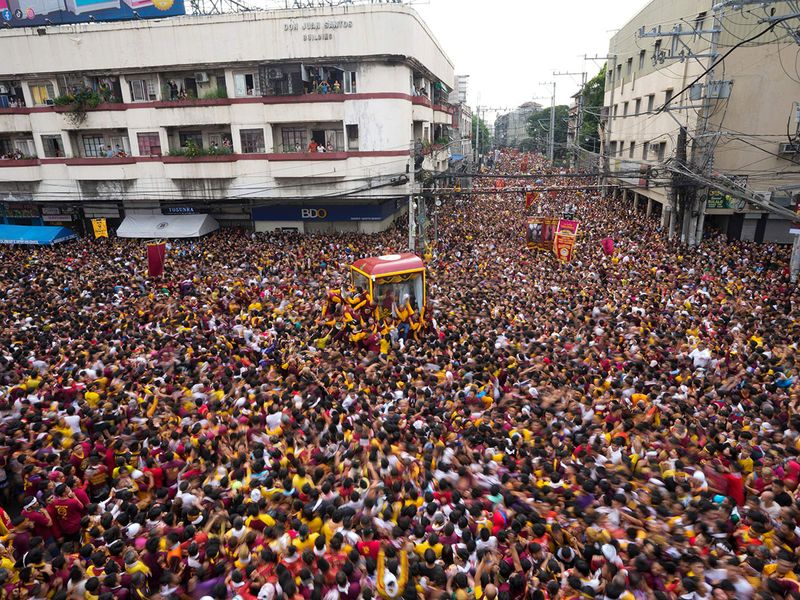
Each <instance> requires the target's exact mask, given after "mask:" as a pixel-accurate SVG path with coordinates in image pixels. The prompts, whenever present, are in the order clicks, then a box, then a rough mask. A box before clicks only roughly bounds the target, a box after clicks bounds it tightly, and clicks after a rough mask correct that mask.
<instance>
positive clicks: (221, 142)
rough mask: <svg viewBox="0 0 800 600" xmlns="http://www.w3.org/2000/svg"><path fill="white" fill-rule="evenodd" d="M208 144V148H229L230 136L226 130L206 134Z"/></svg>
mask: <svg viewBox="0 0 800 600" xmlns="http://www.w3.org/2000/svg"><path fill="white" fill-rule="evenodd" d="M208 146H209V147H210V148H225V147H227V148H230V147H231V136H230V134H229V133H227V132H224V131H223V132H217V133H209V134H208Z"/></svg>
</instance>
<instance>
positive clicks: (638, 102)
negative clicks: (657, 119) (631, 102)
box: [633, 98, 642, 115]
mask: <svg viewBox="0 0 800 600" xmlns="http://www.w3.org/2000/svg"><path fill="white" fill-rule="evenodd" d="M640 112H642V99H641V98H637V99H636V110H634V112H633V114H635V115H638V114H639V113H640Z"/></svg>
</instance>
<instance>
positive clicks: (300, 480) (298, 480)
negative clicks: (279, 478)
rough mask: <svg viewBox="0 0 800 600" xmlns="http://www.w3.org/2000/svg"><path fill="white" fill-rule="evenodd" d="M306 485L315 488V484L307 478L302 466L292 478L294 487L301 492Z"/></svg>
mask: <svg viewBox="0 0 800 600" xmlns="http://www.w3.org/2000/svg"><path fill="white" fill-rule="evenodd" d="M305 484H308V485H309V486H311V487H314V482H313V481H311V479H310V478H309V477H307V476H306V470H305V468H304V467H302V466H300V467H297V473H295V475H294V477H292V487H293V488H294V489H296V490H297V491H298V492H299V491H301V490H302V489H303V486H304V485H305Z"/></svg>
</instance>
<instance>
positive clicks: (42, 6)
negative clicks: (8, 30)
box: [0, 0, 186, 27]
mask: <svg viewBox="0 0 800 600" xmlns="http://www.w3.org/2000/svg"><path fill="white" fill-rule="evenodd" d="M185 14H186V8H185V6H184V0H0V26H2V25H6V26H11V27H39V26H42V25H45V26H46V25H63V24H66V23H85V22H87V21H126V20H133V19H160V18H163V17H172V16H176V15H185Z"/></svg>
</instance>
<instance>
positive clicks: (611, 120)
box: [604, 0, 800, 243]
mask: <svg viewBox="0 0 800 600" xmlns="http://www.w3.org/2000/svg"><path fill="white" fill-rule="evenodd" d="M751 4H755V3H751ZM740 5H741V3H736V2H720V1H717V0H653V1H652V2H650V3H649V4H647V5H646V6H645V7H644V8H643V9H642V10H641V11H640V12H639V13H637V14H636V15H634V16H633V17H632V18H631V19H630V20H629V21H628V22H627V23H626V24H624V25H623V26H622V28H621V29H620V30H619V31H618V32H617V33H616V34H615V35H614V36H613V37H612V38H611V42H610V46H609V56H610V61H609V63H608V67H609V70H608V74H607V76H606V91H605V103H604V104H605V106H606V111H607V116H606V136H605V138H606V139H605V143H604V152H605V153H606V155H607V156H608V157H610V167H611V169H612V170H615V171H618V172H620V176H619V177H617V178H612V183H614V184H615V185H618V186H619V187H620V188H621V189H622V190H623V191H624V194H625V195H626V196H631V195H632V197H633V198H634V200H635V201H636V202H637V203H638V204H639V205H640V207H641V208H642V209H643V210H645V211H646V212H647V214H648V215H649V214H651V213H652V214H655V215H660V216H661V219H662V224H663V225H664V227H667V226H668V223H669V221H670V197H669V192H670V185H669V181H670V180H669V173H668V171H666V170H665V169H661V171H659V167H660V166H662V165H663V163H664V162H665V161H667V160H669V159H670V158H674V157H675V155H676V142H677V140H678V132H679V129H680V127H681V126H683V127H685V128H686V130H687V132H688V137H689V144H688V152H687V154H688V157H689V159H691V153H692V145H693V144H696V145H698V147H700V148H702V147H703V145H705V144H708V145H709V146H710V147H711V148H713V151H712V152H710V153H709V156H710V158H709V159H708V160H709V162H708V167H709V168H710V170H711V172H712V173H713V174H715V175H716V174H719V175H722V176H725V177H726V178H728V179H729V180H733V181H735V182H737V183H739V184H740V185H742V186H746V187H747V188H748V189H749V190H751V191H754V192H758V193H759V194H761V195H763V196H765V197H770V198H771V199H772V200H773V201H774V202H776V203H778V204H781V205H783V206H789V205H790V204H791V203H792V199H791V196H792V195H793V193H794V191H793V190H792V188H793V187H794V189H800V176H798V174H797V169H796V168H795V164H796V162H797V156H798V150H799V149H800V145H796V144H795V143H794V141H795V140H796V139H797V137H798V132H800V113H798V111H797V110H796V106H797V101H800V85H798V83H797V80H796V77H794V76H792V75H790V74H788V72H787V70H786V69H787V68H788V67H787V65H790V64H791V65H793V64H794V60H795V57H796V54H797V52H798V45H797V44H796V43H795V42H794V40H792V38H791V35H790V34H789V33H788V32H787V29H786V28H784V27H783V26H778V27H775V28H774V30H773V31H769V32H765V33H764V35H762V36H760V37H759V38H758V39H757V40H755V41H754V42H753V43H748V44H740V42H741V41H742V40H744V39H746V38H748V37H750V36H752V35H754V34H757V33H759V32H761V31H762V30H766V29H767V28H768V27H769V19H771V18H775V17H780V15H781V14H784V13H785V11H787V10H788V7H787V6H785V5H783V4H782V3H766V4H765V5H764V6H755V7H750V8H748V10H747V11H741V10H740ZM715 6H716V8H717V11H716V12H715V10H714V7H715ZM776 9H777V12H775V11H776ZM715 16H716V17H717V19H715ZM796 25H797V21H796V20H795V21H794V23H792V22H787V26H791V27H796ZM712 44H713V45H712ZM737 45H738V46H737ZM735 46H736V47H735ZM728 51H730V54H729V55H728V56H727V57H726V58H725V59H724V61H723V62H722V63H721V64H720V65H719V66H717V68H716V69H715V70H714V79H713V80H712V81H711V82H710V85H709V82H708V81H707V78H706V77H702V78H701V79H700V80H699V81H698V82H697V84H696V85H694V86H692V87H688V86H690V84H692V82H693V81H694V80H695V79H696V78H698V77H700V76H702V75H703V74H704V72H705V70H706V67H708V66H709V64H710V56H709V55H710V54H711V53H712V52H714V53H716V56H722V54H723V53H726V52H728ZM684 88H687V89H684ZM666 102H669V109H668V110H663V111H660V110H659V109H660V107H662V106H663V105H664V104H665V103H666ZM706 103H707V105H706ZM706 106H707V112H708V119H707V125H705V126H704V125H703V121H702V120H701V119H702V117H703V116H704V108H706ZM789 130H790V131H789ZM787 131H789V132H788V134H787ZM648 167H652V168H654V169H655V170H656V173H657V174H658V177H655V178H653V179H650V178H647V177H644V176H639V175H637V171H639V170H646V169H647V168H648ZM704 207H705V211H704V215H705V216H704V223H705V227H706V228H708V227H711V228H714V229H716V230H718V231H721V232H722V233H725V234H727V236H728V237H730V238H732V239H743V240H748V241H757V242H779V243H788V242H790V241H791V236H790V234H789V229H790V227H791V225H790V223H789V221H787V220H786V219H783V218H781V217H778V216H775V215H772V214H769V213H767V212H765V211H763V210H760V209H758V208H757V207H756V206H754V205H752V204H749V203H745V202H741V201H737V200H736V199H734V198H732V197H730V196H726V195H725V194H722V193H720V192H719V191H717V190H711V191H710V194H709V195H708V201H707V203H705V204H704ZM701 229H702V226H701Z"/></svg>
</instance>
